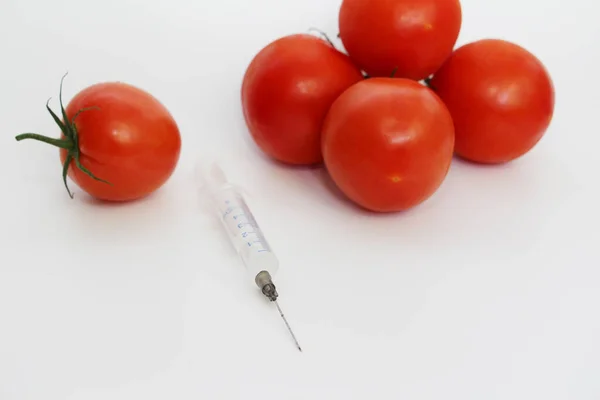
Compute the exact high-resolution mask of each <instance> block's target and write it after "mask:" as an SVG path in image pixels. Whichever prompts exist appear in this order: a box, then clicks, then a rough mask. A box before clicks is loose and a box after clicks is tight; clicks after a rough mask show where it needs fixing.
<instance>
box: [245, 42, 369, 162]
mask: <svg viewBox="0 0 600 400" xmlns="http://www.w3.org/2000/svg"><path fill="white" fill-rule="evenodd" d="M362 79H363V74H362V72H361V71H360V69H359V68H358V67H357V66H355V65H354V64H353V63H352V62H351V61H350V58H348V56H347V55H345V54H343V53H342V52H340V51H339V50H337V49H336V48H335V47H334V46H333V45H332V44H331V42H329V41H328V40H325V39H322V38H320V37H317V36H314V35H311V34H293V35H289V36H285V37H282V38H279V39H277V40H275V41H273V42H271V43H270V44H268V45H267V46H265V47H264V48H263V49H262V50H260V51H259V52H258V54H257V55H256V56H255V57H254V58H253V59H252V61H251V63H250V64H249V66H248V68H247V70H246V72H245V75H244V78H243V82H242V89H241V97H242V109H243V115H244V119H245V121H246V125H247V127H248V130H249V132H250V135H251V137H252V139H253V140H254V142H255V143H256V145H257V146H258V147H259V148H260V149H261V151H262V152H264V153H265V154H266V155H268V156H269V157H271V158H273V159H275V160H278V161H280V162H283V163H287V164H294V165H311V164H319V163H321V162H322V158H323V157H322V154H321V145H320V144H321V129H322V125H323V120H324V119H325V116H326V115H327V111H328V110H329V107H330V106H331V104H332V103H333V101H334V100H335V99H336V98H337V97H338V96H339V95H340V94H341V93H342V92H343V91H344V90H346V89H347V88H348V87H350V86H351V85H353V84H354V83H356V82H358V81H361V80H362Z"/></svg>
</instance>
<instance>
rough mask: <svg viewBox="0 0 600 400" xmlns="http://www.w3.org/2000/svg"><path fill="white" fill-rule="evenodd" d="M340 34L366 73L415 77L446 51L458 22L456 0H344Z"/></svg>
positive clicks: (439, 60) (438, 62)
mask: <svg viewBox="0 0 600 400" xmlns="http://www.w3.org/2000/svg"><path fill="white" fill-rule="evenodd" d="M338 21H339V30H340V38H341V39H342V42H343V44H344V47H345V48H346V51H347V52H348V55H349V56H350V58H351V59H352V60H353V61H354V62H355V63H356V64H357V65H358V66H359V67H361V68H362V69H363V70H364V71H365V72H366V73H367V74H369V75H370V76H375V77H376V76H386V77H388V76H390V75H391V74H392V73H393V71H394V70H396V72H395V74H394V76H395V77H397V78H410V79H415V80H421V79H425V78H427V77H429V76H430V75H431V74H433V73H434V72H435V71H436V70H437V69H438V68H439V67H440V65H442V63H443V62H444V61H445V60H446V58H447V57H449V56H450V54H451V53H452V49H453V47H454V45H455V43H456V40H457V38H458V34H459V32H460V28H461V24H462V10H461V6H460V2H459V0H344V1H343V2H342V6H341V8H340V12H339V18H338Z"/></svg>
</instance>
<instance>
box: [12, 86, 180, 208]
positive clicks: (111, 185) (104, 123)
mask: <svg viewBox="0 0 600 400" xmlns="http://www.w3.org/2000/svg"><path fill="white" fill-rule="evenodd" d="M48 110H49V111H50V109H49V108H48ZM61 110H62V101H61ZM54 116H55V117H56V118H55V121H56V122H57V123H58V124H59V125H62V126H61V130H62V136H61V139H51V138H48V137H45V136H39V135H31V134H29V135H28V134H25V135H19V136H17V140H23V139H28V138H29V139H37V140H41V141H44V142H47V143H49V144H52V145H55V146H57V147H60V160H61V163H62V164H63V179H64V181H65V186H67V181H66V176H67V172H68V176H69V177H70V178H71V179H72V180H73V181H75V183H76V184H77V185H78V186H79V187H80V188H81V189H83V190H84V191H86V192H87V193H88V194H90V195H91V196H93V197H95V198H97V199H101V200H110V201H126V200H134V199H137V198H140V197H143V196H146V195H148V194H150V193H152V192H154V191H155V190H156V189H158V188H159V187H160V186H162V185H163V184H164V183H165V182H166V181H167V179H168V178H169V177H170V176H171V174H172V173H173V171H174V169H175V167H176V165H177V163H178V160H179V154H180V149H181V137H180V134H179V129H178V127H177V125H176V123H175V121H174V119H173V117H172V116H171V114H169V112H168V111H167V109H166V108H165V107H164V106H163V105H162V104H161V103H159V102H158V100H156V99H155V98H154V97H152V96H151V95H150V94H148V93H146V92H144V91H142V90H141V89H138V88H136V87H133V86H130V85H127V84H125V83H100V84H96V85H93V86H90V87H88V88H86V89H84V90H82V91H81V92H79V93H78V94H77V95H76V96H75V97H74V98H73V99H72V100H71V102H70V103H69V104H68V106H67V107H66V109H64V114H63V115H61V117H62V122H61V118H60V117H58V116H56V115H55V114H54ZM63 122H66V124H64V123H63ZM73 133H74V134H73ZM67 159H68V160H67ZM78 162H79V165H78ZM65 167H68V170H67V168H65ZM67 190H69V188H68V187H67ZM69 194H71V192H70V191H69Z"/></svg>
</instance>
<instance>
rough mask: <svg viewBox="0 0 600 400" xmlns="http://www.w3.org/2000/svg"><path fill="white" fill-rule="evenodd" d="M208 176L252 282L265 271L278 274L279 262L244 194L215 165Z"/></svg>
mask: <svg viewBox="0 0 600 400" xmlns="http://www.w3.org/2000/svg"><path fill="white" fill-rule="evenodd" d="M208 178H209V179H208V182H209V183H210V184H209V185H208V186H207V188H206V189H207V190H208V194H209V196H210V197H211V200H212V203H213V207H214V209H215V211H216V212H217V215H218V216H219V218H220V219H221V222H222V223H223V226H224V227H225V230H226V231H227V235H228V236H229V238H230V239H231V242H232V244H233V246H234V247H235V249H236V251H237V252H238V254H239V256H240V258H241V259H242V263H243V264H244V266H245V268H246V270H247V272H248V273H249V275H250V278H251V279H252V281H253V282H254V279H255V277H256V275H258V273H259V272H261V271H267V272H269V273H270V274H271V275H275V273H276V272H277V270H278V269H279V261H278V260H277V257H276V256H275V254H274V253H273V251H272V250H271V247H270V246H269V243H268V242H267V240H266V238H265V237H264V235H263V233H262V231H261V229H260V227H259V225H258V223H257V222H256V219H255V218H254V215H253V214H252V212H251V211H250V208H249V207H248V205H247V203H246V201H245V199H244V197H243V196H242V194H241V193H240V192H239V190H238V189H237V188H236V187H234V186H233V185H231V184H230V183H228V182H227V180H226V178H225V176H224V174H223V172H222V171H221V170H220V169H219V168H218V167H217V166H214V167H213V169H212V170H211V172H210V175H209V176H208Z"/></svg>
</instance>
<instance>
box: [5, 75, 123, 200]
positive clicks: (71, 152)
mask: <svg viewBox="0 0 600 400" xmlns="http://www.w3.org/2000/svg"><path fill="white" fill-rule="evenodd" d="M66 76H67V74H65V75H64V76H63V77H62V79H61V80H60V91H59V103H60V110H61V114H62V120H61V119H60V118H59V117H58V116H57V115H56V114H55V113H54V111H52V109H51V108H50V106H49V104H50V100H51V99H48V101H47V102H46V109H47V110H48V112H49V113H50V115H51V116H52V119H53V120H54V122H55V123H56V124H57V125H58V127H59V128H60V130H61V131H62V133H63V136H64V138H61V139H55V138H51V137H48V136H44V135H39V134H37V133H22V134H20V135H17V136H16V137H15V139H16V140H17V141H18V142H20V141H21V140H25V139H33V140H37V141H40V142H44V143H47V144H49V145H52V146H55V147H58V148H60V149H64V150H66V151H67V157H66V159H65V162H64V164H63V170H62V178H63V182H64V184H65V188H66V189H67V193H69V197H71V198H73V193H72V192H71V190H70V189H69V185H68V184H67V174H68V172H69V166H70V165H71V162H72V161H75V165H76V166H77V168H79V169H80V170H81V171H82V172H83V173H85V174H86V175H88V176H89V177H90V178H92V179H94V180H97V181H100V182H103V183H106V184H108V185H110V184H111V183H110V182H108V181H105V180H103V179H100V178H98V177H97V176H95V175H94V174H93V173H92V172H91V171H90V170H88V169H87V168H86V167H84V166H83V165H82V164H81V161H80V156H81V152H80V150H79V134H78V132H77V126H76V125H75V120H76V119H77V117H79V115H80V114H81V113H82V112H86V111H90V110H99V109H100V108H99V107H86V108H82V109H80V110H78V111H77V112H76V113H75V115H74V116H73V118H71V120H69V118H68V117H67V113H66V111H65V108H64V106H63V102H62V87H63V81H64V79H65V77H66Z"/></svg>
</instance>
